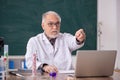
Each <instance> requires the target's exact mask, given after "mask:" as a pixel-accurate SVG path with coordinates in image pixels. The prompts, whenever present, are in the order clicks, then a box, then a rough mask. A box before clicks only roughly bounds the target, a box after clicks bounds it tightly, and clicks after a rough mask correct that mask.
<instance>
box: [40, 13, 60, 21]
mask: <svg viewBox="0 0 120 80" xmlns="http://www.w3.org/2000/svg"><path fill="white" fill-rule="evenodd" d="M48 14H54V15H56V16H57V17H58V19H59V21H60V22H61V17H60V15H59V14H58V13H56V12H55V11H48V12H45V13H43V15H42V23H43V22H44V21H45V17H46V15H48Z"/></svg>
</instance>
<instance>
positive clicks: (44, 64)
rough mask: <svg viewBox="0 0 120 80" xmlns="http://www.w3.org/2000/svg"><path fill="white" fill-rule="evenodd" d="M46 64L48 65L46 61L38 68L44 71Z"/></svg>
mask: <svg viewBox="0 0 120 80" xmlns="http://www.w3.org/2000/svg"><path fill="white" fill-rule="evenodd" d="M47 65H48V64H47V63H43V64H41V65H40V66H39V68H38V69H41V70H42V71H43V72H45V70H44V67H45V66H47Z"/></svg>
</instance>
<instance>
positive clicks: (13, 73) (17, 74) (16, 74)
mask: <svg viewBox="0 0 120 80" xmlns="http://www.w3.org/2000/svg"><path fill="white" fill-rule="evenodd" d="M9 73H10V74H12V75H15V76H19V77H24V76H23V75H21V74H19V73H15V72H9Z"/></svg>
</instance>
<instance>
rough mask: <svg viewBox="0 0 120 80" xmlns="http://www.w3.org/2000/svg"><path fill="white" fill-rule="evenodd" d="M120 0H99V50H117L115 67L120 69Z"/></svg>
mask: <svg viewBox="0 0 120 80" xmlns="http://www.w3.org/2000/svg"><path fill="white" fill-rule="evenodd" d="M119 8H120V0H98V22H97V23H98V26H97V27H98V30H97V31H98V36H97V44H98V45H97V49H98V50H117V59H116V64H115V68H119V69H120V37H119V34H120V28H119V26H120V17H118V14H120V11H119V10H120V9H119Z"/></svg>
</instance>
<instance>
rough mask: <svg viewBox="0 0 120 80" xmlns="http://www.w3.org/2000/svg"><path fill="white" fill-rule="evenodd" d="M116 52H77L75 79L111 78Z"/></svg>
mask: <svg viewBox="0 0 120 80" xmlns="http://www.w3.org/2000/svg"><path fill="white" fill-rule="evenodd" d="M116 53H117V51H116V50H102V51H97V50H86V51H81V50H78V51H77V55H76V57H77V58H76V68H75V76H76V77H102V76H112V75H113V72H114V66H115V60H116Z"/></svg>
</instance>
